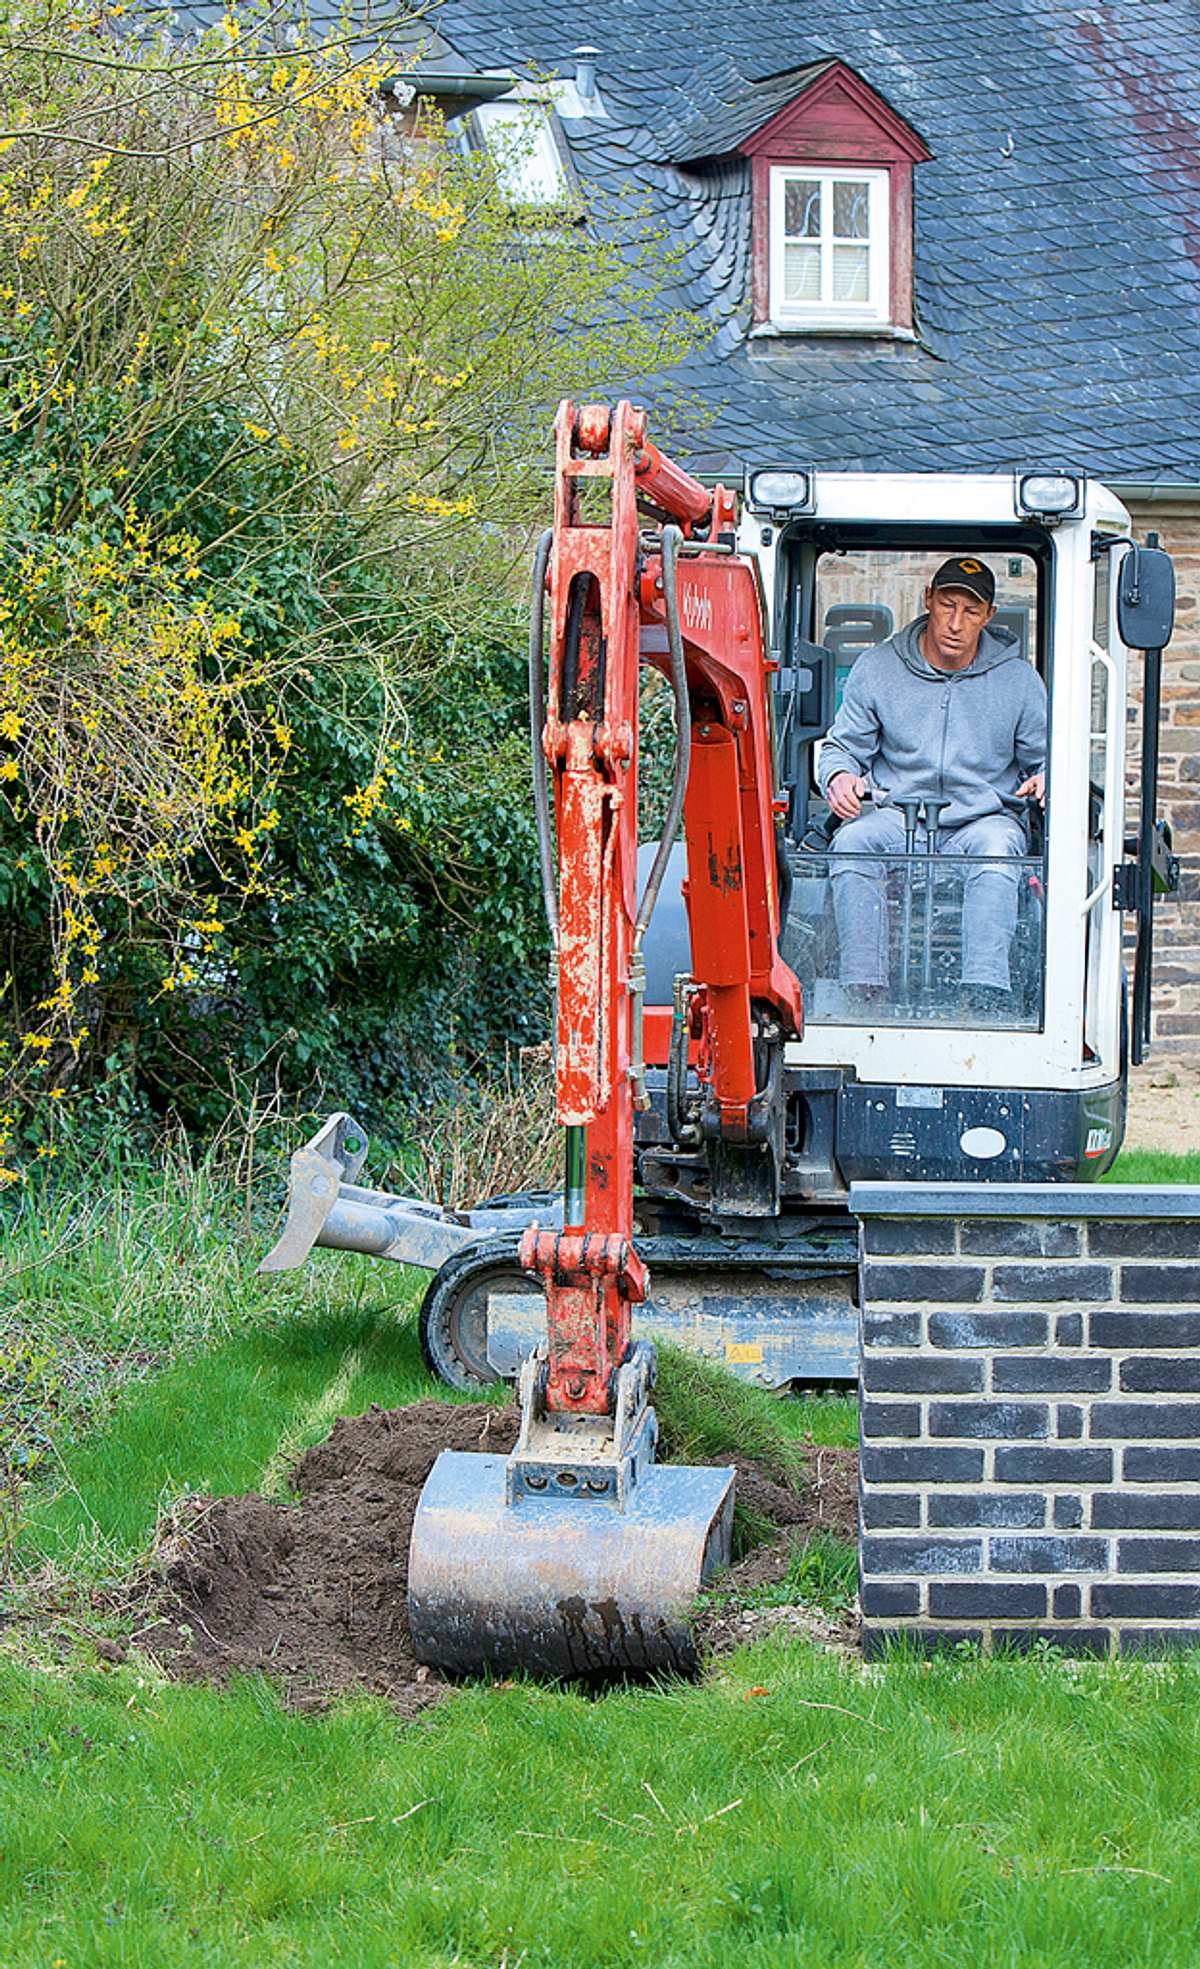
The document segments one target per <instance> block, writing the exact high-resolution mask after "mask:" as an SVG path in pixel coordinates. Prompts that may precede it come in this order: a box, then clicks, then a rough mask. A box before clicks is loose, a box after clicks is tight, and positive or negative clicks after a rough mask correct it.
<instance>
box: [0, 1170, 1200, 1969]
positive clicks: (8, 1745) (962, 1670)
mask: <svg viewBox="0 0 1200 1969" xmlns="http://www.w3.org/2000/svg"><path fill="white" fill-rule="evenodd" d="M1123 1160H1124V1159H1123ZM1173 1173H1175V1174H1176V1175H1181V1176H1182V1179H1184V1180H1192V1179H1194V1176H1195V1174H1196V1173H1197V1172H1193V1171H1192V1170H1191V1169H1188V1170H1187V1171H1186V1173H1184V1172H1180V1171H1176V1172H1173ZM1114 1175H1115V1178H1116V1180H1126V1181H1130V1180H1132V1181H1151V1180H1164V1176H1163V1175H1162V1174H1158V1173H1156V1174H1154V1175H1151V1174H1150V1173H1149V1172H1143V1171H1142V1170H1141V1168H1140V1167H1138V1168H1137V1171H1136V1173H1133V1172H1132V1171H1129V1170H1126V1169H1123V1168H1121V1167H1120V1166H1119V1167H1118V1170H1117V1171H1115V1172H1114ZM201 1203H202V1204H203V1208H201V1207H200V1204H201ZM3 1267H4V1270H3V1281H6V1283H5V1291H6V1298H5V1301H4V1303H5V1308H6V1310H5V1315H4V1320H5V1322H6V1324H5V1325H3V1326H2V1327H0V1342H3V1343H5V1345H7V1351H5V1347H4V1345H0V1394H3V1396H4V1398H5V1403H6V1408H5V1414H6V1417H9V1418H11V1417H15V1418H16V1422H15V1432H16V1435H17V1436H19V1437H21V1439H22V1440H28V1441H34V1442H36V1443H37V1444H38V1445H39V1446H40V1448H39V1454H40V1455H41V1462H40V1465H39V1466H38V1468H37V1470H36V1471H35V1482H34V1484H33V1485H32V1487H31V1490H30V1492H29V1493H28V1494H27V1508H26V1509H25V1511H24V1513H23V1514H22V1515H21V1517H20V1519H19V1521H18V1522H17V1523H16V1524H15V1525H14V1524H13V1522H12V1519H11V1514H8V1515H7V1516H5V1517H2V1518H0V1526H2V1527H3V1528H4V1529H5V1538H6V1540H7V1542H8V1544H9V1546H10V1547H14V1548H15V1555H16V1558H17V1562H18V1564H21V1565H28V1564H34V1565H40V1564H42V1563H43V1562H44V1561H49V1562H51V1564H52V1566H53V1568H54V1571H55V1574H56V1575H57V1577H58V1578H59V1579H60V1580H62V1579H64V1578H66V1579H67V1580H69V1579H70V1578H71V1577H72V1576H74V1577H76V1578H77V1579H79V1580H80V1582H81V1588H80V1591H82V1593H83V1597H82V1598H81V1597H79V1594H78V1593H77V1596H76V1599H75V1600H74V1602H72V1601H71V1599H70V1596H69V1594H68V1597H67V1600H66V1602H65V1604H66V1606H67V1608H68V1612H67V1614H66V1616H65V1617H64V1618H63V1619H62V1620H60V1621H59V1622H58V1626H57V1631H50V1630H49V1629H48V1628H46V1627H45V1626H43V1627H37V1626H35V1627H33V1628H30V1627H29V1626H28V1625H26V1624H24V1623H22V1622H14V1623H13V1624H12V1625H11V1626H10V1628H9V1629H8V1631H7V1637H6V1638H5V1639H0V1965H3V1969H86V1965H93V1964H94V1965H97V1966H98V1969H116V1966H118V1965H120V1966H123V1965H129V1969H134V1965H136V1966H137V1969H142V1965H145V1969H171V1965H174V1964H176V1963H178V1964H181V1965H182V1964H187V1965H193V1964H212V1965H221V1969H224V1965H231V1969H232V1965H238V1969H241V1965H264V1969H265V1965H271V1969H278V1966H279V1965H292V1964H295V1965H312V1969H326V1965H331V1964H339V1965H346V1969H375V1965H377V1964H378V1965H384V1964H393V1963H394V1964H401V1965H406V1966H407V1965H413V1966H414V1969H451V1965H467V1966H468V1969H517V1965H518V1964H525V1965H533V1964H546V1965H553V1969H589V1965H593V1964H595V1965H603V1969H610V1965H625V1964H631V1965H632V1964H639V1963H653V1964H654V1965H655V1969H693V1966H695V1969H699V1965H705V1969H707V1965H712V1969H725V1965H739V1969H740V1965H743V1964H744V1965H748V1966H751V1965H752V1966H753V1969H776V1965H790V1964H796V1965H800V1964H804V1965H805V1969H819V1966H820V1965H824V1964H831V1965H832V1964H837V1965H839V1969H843V1965H851V1969H853V1965H871V1966H872V1969H874V1965H879V1969H883V1966H884V1965H888V1969H891V1965H896V1964H899V1965H947V1969H974V1965H975V1964H980V1965H987V1969H992V1965H1003V1969H1009V1966H1010V1965H1026V1964H1028V1965H1030V1969H1033V1966H1034V1965H1036V1969H1044V1966H1045V1965H1054V1969H1058V1966H1059V1965H1063V1969H1066V1966H1067V1965H1075V1964H1078V1965H1080V1969H1084V1965H1087V1969H1094V1965H1109V1964H1121V1965H1125V1964H1129V1965H1135V1964H1136V1965H1139V1969H1141V1965H1145V1969H1174V1965H1179V1969H1184V1966H1185V1965H1186V1969H1192V1965H1194V1964H1195V1963H1196V1962H1197V1961H1198V1960H1200V1897H1198V1896H1197V1894H1196V1891H1195V1886H1194V1881H1195V1878H1196V1875H1197V1868H1198V1866H1200V1741H1198V1737H1200V1661H1197V1660H1195V1659H1193V1658H1191V1657H1188V1658H1181V1659H1178V1660H1176V1661H1173V1662H1170V1663H1167V1664H1162V1665H1156V1666H1146V1665H1140V1664H1139V1665H1129V1666H1125V1665H1120V1664H1108V1663H1105V1664H1080V1665H1076V1664H1071V1663H1064V1662H1060V1661H1056V1660H1053V1659H1048V1658H1047V1659H1037V1660H1026V1661H1011V1660H1010V1661H1004V1660H1000V1661H991V1662H986V1663H983V1662H977V1661H974V1660H969V1659H965V1660H955V1661H950V1662H942V1663H936V1664H932V1665H926V1664H922V1663H917V1662H912V1661H902V1660H901V1661H896V1662H893V1663H890V1664H888V1665H887V1666H886V1667H884V1668H873V1669H871V1670H865V1671H864V1670H863V1669H862V1668H861V1667H860V1666H859V1665H858V1664H857V1663H854V1662H849V1663H846V1662H844V1661H842V1660H840V1659H837V1658H833V1657H831V1656H828V1655H825V1654H822V1653H820V1652H818V1651H817V1650H815V1649H813V1648H812V1647H810V1646H809V1645H808V1644H806V1643H803V1642H793V1643H791V1644H790V1645H788V1644H785V1643H784V1642H783V1641H781V1640H779V1639H777V1638H775V1639H771V1640H768V1641H765V1642H763V1643H761V1644H759V1645H758V1646H757V1647H756V1648H754V1649H751V1650H743V1651H742V1652H741V1653H739V1654H738V1655H735V1656H733V1657H731V1658H729V1659H727V1660H726V1661H724V1662H722V1663H720V1664H718V1665H717V1666H716V1667H715V1668H714V1669H713V1670H712V1671H710V1673H709V1675H708V1676H707V1678H706V1679H705V1681H704V1682H703V1683H702V1684H700V1685H699V1686H696V1687H679V1686H676V1687H668V1688H660V1689H642V1690H627V1691H624V1692H620V1693H617V1694H613V1695H610V1696H608V1697H606V1698H604V1699H603V1700H601V1701H588V1700H585V1699H584V1698H582V1697H580V1696H577V1695H575V1694H572V1693H564V1692H562V1691H554V1690H547V1689H541V1688H537V1687H535V1686H532V1685H520V1684H518V1685H515V1686H505V1687H501V1688H498V1689H491V1688H485V1687H475V1688H473V1689H469V1690H467V1691H465V1692H463V1693H461V1694H459V1695H458V1696H456V1697H455V1698H454V1699H453V1700H452V1701H450V1702H448V1703H447V1704H445V1705H444V1706H443V1707H442V1708H441V1709H440V1710H438V1711H437V1712H435V1713H434V1714H433V1715H432V1716H431V1717H429V1718H427V1719H426V1720H423V1721H422V1722H420V1723H418V1724H410V1725H404V1724H401V1723H400V1722H398V1721H397V1720H396V1718H395V1717H394V1716H393V1715H392V1713H391V1712H390V1711H389V1710H388V1709H387V1708H386V1707H385V1706H384V1705H383V1704H381V1703H379V1702H377V1701H375V1700H367V1699H361V1700H357V1701H353V1702H343V1703H341V1704H339V1705H338V1706H337V1707H336V1708H335V1709H334V1710H332V1711H331V1712H330V1713H329V1714H327V1715H325V1716H322V1717H312V1716H304V1717H299V1716H294V1715H291V1714H288V1713H286V1712H285V1711H284V1710H283V1708H282V1707H281V1705H280V1701H279V1699H278V1697H277V1695H276V1693H275V1692H274V1691H273V1690H272V1689H271V1688H270V1687H269V1686H267V1685H265V1684H263V1683H260V1682H257V1681H248V1682H244V1683H242V1684H240V1685H237V1686H235V1687H234V1688H233V1689H231V1690H230V1691H228V1692H220V1691H217V1690H213V1689H209V1688H192V1687H175V1686H173V1685H170V1684H168V1683H165V1682H162V1681H161V1680H160V1679H159V1678H158V1677H157V1675H156V1673H155V1672H154V1671H153V1669H152V1668H151V1667H150V1665H149V1664H148V1663H147V1662H146V1661H144V1660H142V1661H139V1660H138V1659H137V1658H136V1657H135V1658H133V1659H132V1660H131V1661H130V1663H128V1664H127V1665H126V1666H124V1667H120V1668H108V1667H106V1666H104V1665H103V1664H102V1663H100V1662H99V1661H98V1659H97V1657H96V1654H95V1651H94V1648H93V1647H92V1645H91V1642H90V1640H89V1639H88V1637H87V1633H86V1629H87V1628H88V1627H89V1626H95V1625H97V1624H103V1622H102V1621H101V1620H100V1617H99V1616H97V1617H96V1619H95V1620H92V1619H90V1617H89V1614H88V1606H87V1600H86V1584H87V1581H88V1580H89V1579H90V1578H94V1577H95V1576H96V1575H97V1574H98V1573H100V1574H103V1573H104V1572H105V1571H107V1570H110V1569H113V1568H119V1567H122V1566H125V1565H127V1564H128V1563H129V1562H130V1561H131V1560H133V1559H135V1558H136V1555H137V1554H138V1553H139V1552H140V1551H141V1550H142V1549H144V1547H145V1544H146V1542H147V1540H148V1538H149V1535H150V1532H151V1530H152V1528H153V1524H154V1521H155V1517H156V1513H157V1512H158V1510H159V1509H160V1508H161V1507H162V1506H163V1505H165V1504H167V1503H169V1502H170V1501H171V1500H172V1499H173V1498H174V1497H176V1496H178V1495H179V1493H180V1492H181V1491H183V1490H187V1489H193V1490H198V1489H205V1490H209V1489H214V1490H223V1489H237V1488H244V1487H248V1486H252V1485H261V1484H263V1483H264V1482H266V1483H267V1484H269V1485H272V1486H274V1487H275V1488H277V1489H278V1488H281V1487H282V1484H283V1477H284V1472H285V1471H286V1467H287V1463H288V1460H289V1458H290V1457H291V1456H293V1455H294V1454H295V1453H297V1452H298V1451H299V1449H301V1448H302V1447H303V1446H304V1445H305V1444H306V1443H308V1442H310V1441H313V1440H316V1439H317V1438H319V1437H320V1436H321V1435H323V1434H324V1433H325V1432H326V1431H327V1430H328V1428H329V1426H330V1424H331V1421H332V1419H333V1417H334V1415H336V1414H338V1413H347V1412H351V1411H357V1410H361V1409H362V1408H364V1407H365V1406H366V1405H367V1404H369V1403H370V1402H372V1401H378V1402H381V1403H384V1404H387V1405H390V1404H393V1403H396V1402H399V1401H404V1400H408V1399H411V1398H413V1397H414V1396H416V1395H418V1394H422V1393H428V1392H429V1383H428V1380H427V1378H426V1376H425V1373H424V1369H423V1367H422V1365H421V1362H420V1356H419V1350H418V1349H417V1346H416V1341H415V1334H414V1326H413V1313H414V1309H415V1304H416V1297H417V1293H418V1291H419V1287H420V1281H419V1280H416V1279H412V1278H410V1277H408V1276H406V1275H404V1274H398V1273H396V1272H395V1271H394V1270H391V1269H390V1268H388V1267H386V1266H382V1265H376V1264H371V1263H369V1262H368V1261H365V1260H359V1259H353V1258H345V1257H340V1256H336V1255H334V1254H318V1256H317V1257H316V1258H315V1259H314V1261H313V1262H312V1264H311V1265H310V1266H308V1267H307V1268H306V1269H305V1271H304V1272H302V1273H301V1274H298V1275H297V1276H296V1277H295V1278H291V1279H286V1280H283V1281H277V1282H270V1283H266V1282H260V1281H257V1280H255V1279H254V1278H253V1275H252V1273H251V1271H250V1266H249V1248H248V1246H247V1244H246V1242H245V1238H244V1233H243V1232H241V1231H240V1230H239V1229H238V1227H237V1223H236V1219H235V1216H234V1212H233V1206H232V1204H231V1203H230V1202H229V1201H228V1199H225V1198H223V1197H222V1196H221V1195H220V1194H219V1193H217V1192H213V1193H212V1194H211V1195H209V1196H208V1197H207V1198H204V1197H198V1196H197V1194H195V1193H189V1192H187V1190H186V1186H184V1187H183V1188H180V1187H179V1186H178V1185H175V1186H172V1185H165V1184H164V1185H162V1186H159V1187H158V1188H156V1187H155V1186H154V1185H153V1184H150V1183H149V1182H147V1183H146V1184H143V1185H141V1186H138V1185H134V1186H132V1187H130V1188H127V1189H124V1190H122V1191H121V1192H120V1193H119V1195H118V1196H117V1197H115V1198H114V1199H113V1200H112V1202H111V1204H109V1205H108V1206H107V1207H106V1208H104V1209H103V1210H96V1211H91V1212H89V1210H88V1209H85V1208H79V1207H75V1206H72V1205H71V1204H70V1202H69V1201H60V1202H59V1203H57V1204H54V1205H49V1204H44V1203H38V1202H37V1201H36V1200H33V1201H31V1202H30V1203H29V1204H27V1205H26V1207H25V1210H24V1214H23V1218H22V1220H21V1222H20V1224H19V1225H18V1226H17V1227H16V1229H15V1230H14V1231H13V1233H12V1235H11V1236H10V1237H9V1239H8V1240H7V1241H6V1244H5V1250H4V1260H3ZM14 1336H15V1338H14ZM18 1341H19V1342H20V1345H18V1344H17V1342H18ZM35 1342H36V1343H37V1345H39V1346H40V1347H41V1348H42V1351H43V1354H44V1355H45V1357H46V1358H47V1359H49V1360H50V1361H51V1363H53V1362H55V1361H56V1362H57V1363H58V1364H59V1368H60V1369H61V1373H60V1374H59V1375H58V1378H57V1381H56V1374H55V1371H54V1369H53V1366H52V1367H51V1369H49V1370H44V1369H39V1370H38V1371H37V1373H35V1374H34V1373H26V1372H25V1369H26V1368H27V1366H28V1362H29V1360H30V1358H31V1355H30V1352H29V1349H30V1348H31V1347H33V1345H34V1343H35ZM22 1347H24V1348H25V1352H22V1351H21V1348H22ZM81 1363H82V1365H80V1364H81ZM23 1364H24V1365H23ZM39 1376H40V1378H39ZM664 1384H665V1385H664V1390H663V1407H664V1411H665V1413H666V1417H667V1427H668V1430H669V1432H670V1433H671V1434H672V1435H673V1438H674V1440H675V1441H676V1443H677V1444H678V1445H679V1446H680V1447H682V1448H683V1449H684V1450H685V1451H687V1453H694V1454H696V1453H704V1451H705V1449H706V1447H707V1446H708V1445H709V1444H710V1443H714V1442H715V1441H716V1440H717V1439H718V1437H719V1436H720V1434H721V1432H722V1431H726V1432H727V1431H728V1430H729V1429H730V1428H732V1429H733V1430H734V1431H735V1433H736V1434H737V1437H738V1440H739V1441H743V1442H745V1443H746V1444H747V1445H753V1446H754V1447H755V1448H756V1449H757V1450H758V1451H759V1452H760V1453H762V1454H764V1455H766V1456H767V1457H768V1459H771V1458H773V1459H774V1460H776V1461H777V1462H780V1463H783V1464H786V1462H787V1460H788V1458H789V1456H790V1455H791V1454H793V1453H794V1452H793V1448H792V1447H790V1446H794V1445H795V1442H796V1439H797V1437H799V1436H802V1435H809V1436H811V1437H813V1438H815V1439H816V1440H818V1441H845V1440H848V1439H850V1438H851V1436H852V1432H853V1426H854V1419H853V1404H852V1403H850V1402H848V1401H846V1400H844V1399H837V1398H826V1399H825V1400H823V1401H821V1402H816V1403H807V1404H798V1403H787V1402H775V1401H772V1400H770V1398H768V1397H765V1396H762V1395H759V1394H756V1393H755V1392H754V1391H752V1390H749V1389H744V1388H740V1387H734V1386H733V1385H732V1384H726V1385H725V1386H724V1388H723V1389H722V1390H721V1391H720V1392H719V1396H718V1397H714V1396H713V1392H712V1383H711V1381H708V1382H706V1381H705V1380H704V1378H703V1377H700V1378H699V1379H698V1380H697V1381H696V1382H695V1384H694V1385H693V1380H692V1377H691V1374H690V1370H689V1369H688V1368H687V1367H686V1366H678V1365H677V1366H676V1367H675V1368H674V1369H673V1368H672V1364H671V1363H670V1362H668V1363H667V1367H666V1370H665V1373H664ZM714 1404H715V1405H714ZM31 1416H36V1426H34V1423H32V1422H31V1421H30V1417H31ZM9 1426H10V1433H11V1432H12V1427H13V1425H12V1423H11V1422H10V1425H9ZM840 1565H841V1558H840V1556H839V1554H837V1553H834V1554H832V1555H830V1554H827V1553H824V1554H818V1555H817V1556H816V1558H815V1560H814V1562H813V1563H812V1565H811V1566H810V1567H809V1569H808V1572H807V1574H806V1573H804V1571H803V1569H802V1570H801V1575H800V1586H801V1590H802V1591H803V1590H806V1589H807V1590H811V1591H813V1592H814V1593H816V1594H818V1595H819V1594H820V1592H821V1591H822V1588H823V1587H826V1588H828V1587H836V1586H837V1585H838V1584H839V1582H840V1584H841V1585H842V1587H843V1588H844V1566H842V1568H841V1573H840V1574H839V1566H840ZM20 1598H21V1596H20V1595H19V1594H18V1596H17V1602H18V1604H19V1603H20ZM72 1608H74V1611H72V1610H71V1609H72Z"/></svg>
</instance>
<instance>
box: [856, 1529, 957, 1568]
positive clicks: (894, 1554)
mask: <svg viewBox="0 0 1200 1969" xmlns="http://www.w3.org/2000/svg"><path fill="white" fill-rule="evenodd" d="M860 1556H861V1561H862V1570H863V1575H864V1577H865V1576H866V1575H867V1574H868V1573H880V1572H907V1573H920V1574H925V1573H943V1572H978V1571H979V1570H980V1568H981V1567H982V1565H983V1540H982V1539H981V1538H876V1537H875V1536H874V1535H873V1534H872V1535H868V1537H866V1538H864V1539H863V1541H862V1545H861V1547H860Z"/></svg>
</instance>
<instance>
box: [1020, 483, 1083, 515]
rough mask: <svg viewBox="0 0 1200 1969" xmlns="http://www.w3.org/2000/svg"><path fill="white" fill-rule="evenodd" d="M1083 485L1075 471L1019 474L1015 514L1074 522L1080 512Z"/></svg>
mask: <svg viewBox="0 0 1200 1969" xmlns="http://www.w3.org/2000/svg"><path fill="white" fill-rule="evenodd" d="M1084 486H1085V480H1084V479H1083V477H1082V475H1081V474H1080V473H1078V472H1020V473H1018V475H1017V488H1016V490H1017V511H1018V513H1033V514H1035V515H1036V516H1037V518H1039V519H1044V520H1049V519H1055V520H1073V519H1078V518H1079V517H1080V515H1081V514H1082V512H1083V506H1084Z"/></svg>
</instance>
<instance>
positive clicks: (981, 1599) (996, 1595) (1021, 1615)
mask: <svg viewBox="0 0 1200 1969" xmlns="http://www.w3.org/2000/svg"><path fill="white" fill-rule="evenodd" d="M929 1611H930V1614H931V1615H933V1616H934V1617H935V1618H937V1619H944V1620H1037V1619H1040V1618H1042V1617H1043V1616H1044V1615H1045V1612H1046V1589H1045V1587H1044V1586H1032V1585H1030V1584H1029V1583H1028V1582H1027V1581H1025V1580H1016V1579H972V1580H954V1581H952V1582H949V1583H947V1584H946V1585H940V1584H934V1585H933V1586H931V1587H930V1589H929Z"/></svg>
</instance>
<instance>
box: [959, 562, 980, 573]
mask: <svg viewBox="0 0 1200 1969" xmlns="http://www.w3.org/2000/svg"><path fill="white" fill-rule="evenodd" d="M958 565H959V566H960V568H961V569H962V571H963V573H964V574H982V573H983V568H982V567H981V565H980V563H979V562H978V561H960V562H959V564H958Z"/></svg>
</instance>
